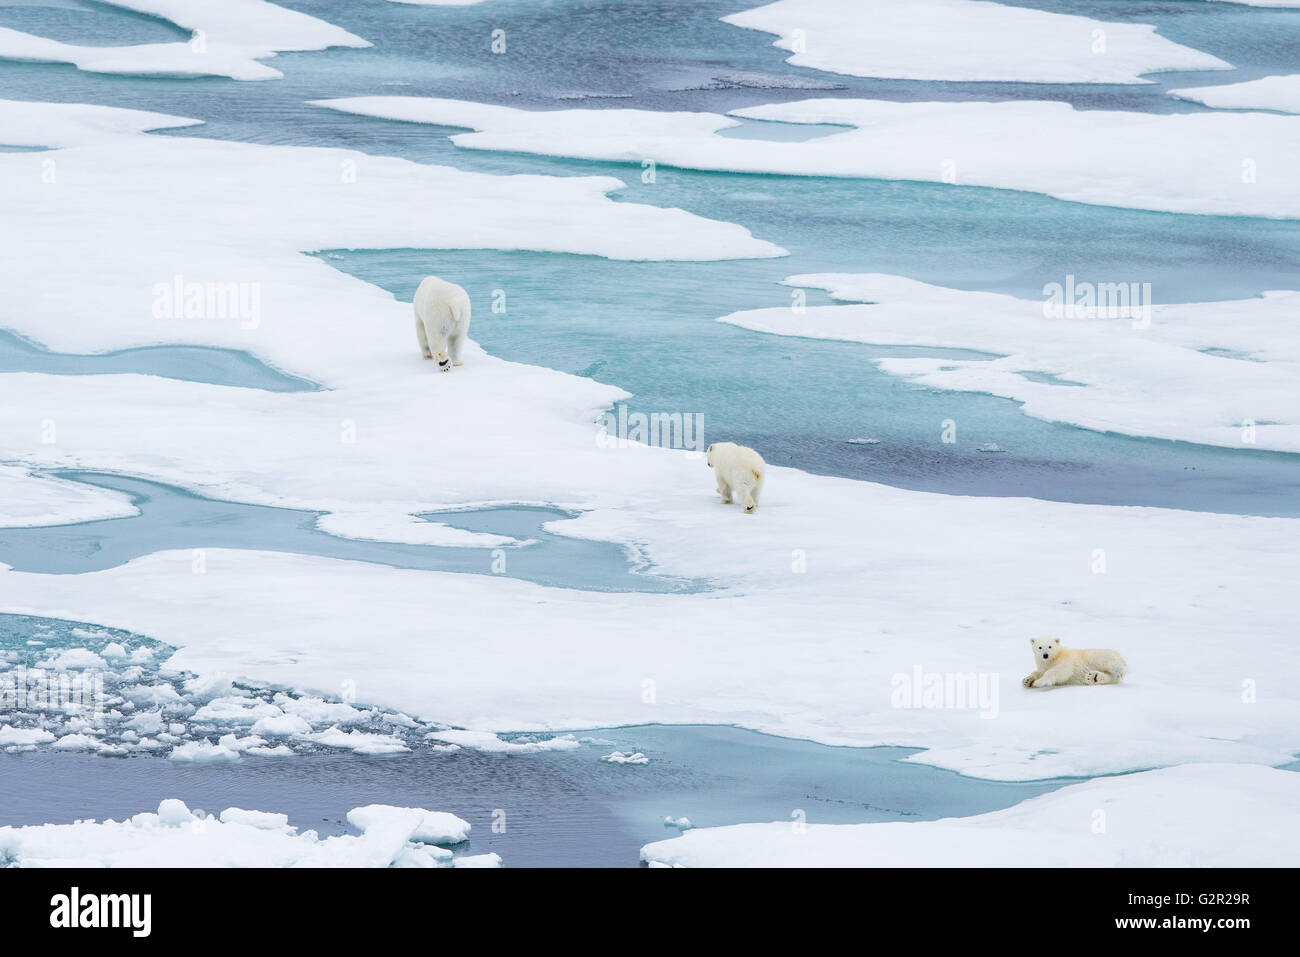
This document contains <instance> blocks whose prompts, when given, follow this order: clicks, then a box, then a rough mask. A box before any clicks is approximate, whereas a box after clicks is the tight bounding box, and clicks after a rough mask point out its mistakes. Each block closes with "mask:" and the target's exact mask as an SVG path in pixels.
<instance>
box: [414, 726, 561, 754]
mask: <svg viewBox="0 0 1300 957" xmlns="http://www.w3.org/2000/svg"><path fill="white" fill-rule="evenodd" d="M425 737H426V738H428V739H429V740H431V741H441V742H443V743H444V744H454V745H456V746H457V747H461V748H473V749H474V750H475V751H486V752H488V753H491V754H536V753H537V752H539V751H573V750H576V749H577V748H580V747H582V744H581V742H579V741H578V739H577V738H575V737H574V736H573V735H571V734H562V735H559V736H558V737H554V738H541V739H534V740H529V741H506V740H503V739H502V738H499V737H498V736H497V735H495V734H493V733H492V732H490V731H458V730H449V731H431V732H429V733H428V734H427V735H425Z"/></svg>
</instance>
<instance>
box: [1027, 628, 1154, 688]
mask: <svg viewBox="0 0 1300 957" xmlns="http://www.w3.org/2000/svg"><path fill="white" fill-rule="evenodd" d="M1029 643H1030V644H1031V645H1033V646H1034V664H1035V665H1036V666H1037V667H1036V668H1035V669H1034V673H1033V674H1032V675H1026V676H1025V679H1024V681H1022V682H1021V684H1023V685H1024V686H1025V687H1026V688H1051V687H1054V686H1056V685H1110V684H1116V683H1118V682H1119V681H1120V680H1122V679H1123V677H1124V675H1125V674H1126V673H1127V672H1128V664H1127V663H1126V662H1125V661H1124V659H1123V658H1121V657H1120V654H1119V652H1118V651H1111V650H1110V649H1109V648H1066V647H1065V646H1063V645H1062V644H1061V639H1060V638H1030V639H1029Z"/></svg>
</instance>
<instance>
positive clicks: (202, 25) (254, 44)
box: [0, 0, 370, 80]
mask: <svg viewBox="0 0 1300 957" xmlns="http://www.w3.org/2000/svg"><path fill="white" fill-rule="evenodd" d="M103 2H105V3H110V4H112V5H113V6H118V7H122V8H124V9H127V10H133V11H135V12H137V13H144V14H148V15H150V16H154V17H159V18H162V19H164V20H168V21H170V22H172V23H174V24H175V25H176V26H178V27H182V28H184V29H188V30H190V31H191V36H190V38H189V39H188V40H183V41H182V40H177V41H174V42H171V43H140V44H132V45H128V46H81V45H78V44H74V43H64V42H61V41H59V40H51V39H49V38H47V37H40V36H34V35H33V34H30V33H23V32H22V31H20V30H12V29H9V28H7V27H0V59H8V60H35V61H40V62H46V63H70V64H73V65H74V66H76V67H77V69H79V70H85V71H87V72H91V73H121V74H140V75H149V76H223V77H229V78H230V79H235V80H265V79H273V78H276V77H280V76H283V74H282V73H281V72H280V71H279V70H276V69H273V68H272V67H269V66H267V65H266V64H265V63H261V62H259V61H260V60H263V59H266V58H268V57H273V56H275V54H276V53H277V52H288V51H301V50H324V49H325V48H327V47H368V46H370V43H369V42H368V41H366V40H363V39H361V38H360V37H358V36H354V35H353V34H351V33H348V32H347V31H346V30H344V29H342V28H341V27H337V26H334V25H333V24H330V23H326V22H325V21H323V20H319V19H317V18H316V17H312V16H309V15H307V14H305V13H300V12H298V11H296V10H290V9H288V8H287V7H281V6H277V5H276V4H273V3H270V2H268V0H220V2H213V0H103Z"/></svg>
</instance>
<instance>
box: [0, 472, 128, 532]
mask: <svg viewBox="0 0 1300 957" xmlns="http://www.w3.org/2000/svg"><path fill="white" fill-rule="evenodd" d="M137 514H139V509H137V508H136V507H135V506H134V505H132V504H131V500H130V499H129V498H127V496H125V495H123V494H122V493H120V492H115V491H113V490H111V489H104V488H96V487H95V486H93V485H84V484H82V483H80V482H69V481H65V480H64V479H60V478H55V477H52V476H46V475H33V474H31V473H30V472H28V471H27V470H26V469H22V468H15V467H13V466H8V465H0V528H25V527H33V526H37V525H67V524H71V523H73V522H93V521H96V520H97V519H103V518H125V517H127V516H130V515H137Z"/></svg>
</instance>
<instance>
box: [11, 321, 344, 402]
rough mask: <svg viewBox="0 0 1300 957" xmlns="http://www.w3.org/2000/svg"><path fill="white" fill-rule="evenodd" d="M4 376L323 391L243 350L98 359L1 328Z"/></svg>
mask: <svg viewBox="0 0 1300 957" xmlns="http://www.w3.org/2000/svg"><path fill="white" fill-rule="evenodd" d="M0 372H43V373H47V374H52V375H113V374H123V373H132V374H135V375H153V376H162V377H164V378H168V379H185V380H189V381H191V382H206V383H208V384H210V385H224V386H236V387H239V388H244V389H263V390H265V391H268V392H307V391H314V390H316V389H318V388H319V386H317V385H316V384H315V383H313V382H310V381H308V380H307V379H303V378H301V377H299V376H295V375H291V374H289V373H287V372H281V371H280V370H278V369H274V368H272V367H271V366H268V365H267V364H266V363H264V362H262V361H260V360H258V359H257V358H255V357H253V356H251V355H249V354H248V353H247V352H243V351H240V350H238V349H220V348H215V347H211V346H181V345H165V346H141V347H138V348H134V349H118V350H115V351H112V352H101V353H94V354H77V353H67V352H53V351H51V350H49V349H45V348H43V347H41V346H39V345H37V344H36V343H34V342H31V341H29V340H27V339H24V338H23V337H22V336H19V335H17V334H15V333H13V332H10V331H8V330H5V329H0Z"/></svg>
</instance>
